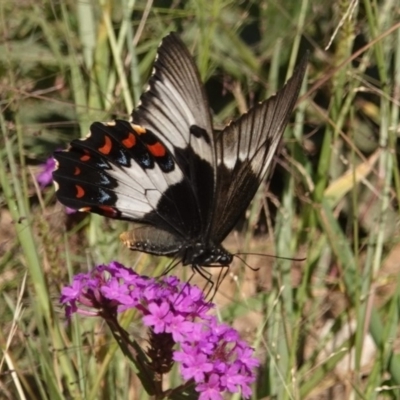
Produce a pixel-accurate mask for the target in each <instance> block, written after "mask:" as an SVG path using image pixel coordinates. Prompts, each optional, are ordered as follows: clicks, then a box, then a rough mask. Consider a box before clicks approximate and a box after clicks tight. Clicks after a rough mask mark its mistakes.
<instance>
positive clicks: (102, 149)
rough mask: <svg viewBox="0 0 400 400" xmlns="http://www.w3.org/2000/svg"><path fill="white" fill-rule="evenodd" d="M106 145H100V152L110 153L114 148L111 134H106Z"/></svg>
mask: <svg viewBox="0 0 400 400" xmlns="http://www.w3.org/2000/svg"><path fill="white" fill-rule="evenodd" d="M104 142H105V143H104V145H103V147H99V152H100V153H102V154H105V155H107V154H110V151H111V149H112V143H111V139H110V137H109V136H106V135H105V136H104Z"/></svg>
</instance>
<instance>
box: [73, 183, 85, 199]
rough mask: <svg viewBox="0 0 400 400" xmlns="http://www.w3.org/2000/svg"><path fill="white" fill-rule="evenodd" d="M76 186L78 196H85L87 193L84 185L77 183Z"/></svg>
mask: <svg viewBox="0 0 400 400" xmlns="http://www.w3.org/2000/svg"><path fill="white" fill-rule="evenodd" d="M75 188H76V196H75V197H76V198H77V199H80V198H81V197H83V196H84V195H85V189H84V188H83V187H82V186H79V185H75Z"/></svg>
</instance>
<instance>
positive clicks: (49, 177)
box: [36, 157, 56, 189]
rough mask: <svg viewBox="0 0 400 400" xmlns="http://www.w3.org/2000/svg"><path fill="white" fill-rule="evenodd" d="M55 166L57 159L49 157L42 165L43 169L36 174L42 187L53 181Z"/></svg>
mask: <svg viewBox="0 0 400 400" xmlns="http://www.w3.org/2000/svg"><path fill="white" fill-rule="evenodd" d="M55 167H56V161H55V160H54V158H53V157H50V158H48V159H47V160H46V162H45V163H43V164H42V165H41V166H40V168H41V171H40V172H39V173H38V174H37V175H36V180H37V181H38V183H39V186H40V188H41V189H43V188H45V187H46V186H48V185H50V184H51V183H52V182H53V171H54V168H55Z"/></svg>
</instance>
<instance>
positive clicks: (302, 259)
mask: <svg viewBox="0 0 400 400" xmlns="http://www.w3.org/2000/svg"><path fill="white" fill-rule="evenodd" d="M233 256H234V257H237V258H239V260H242V261H243V258H241V257H239V256H259V257H271V258H276V259H278V260H287V261H305V260H307V257H302V258H293V257H282V256H274V255H272V254H263V253H236V254H234V255H233ZM243 262H244V261H243ZM244 263H245V262H244ZM245 264H246V263H245ZM246 265H247V264H246Z"/></svg>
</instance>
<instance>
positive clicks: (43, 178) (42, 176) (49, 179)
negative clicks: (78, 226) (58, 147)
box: [36, 157, 76, 215]
mask: <svg viewBox="0 0 400 400" xmlns="http://www.w3.org/2000/svg"><path fill="white" fill-rule="evenodd" d="M55 167H56V161H55V159H54V158H53V157H49V158H48V159H47V160H46V162H44V163H43V164H41V165H40V172H39V173H38V174H37V175H36V180H37V182H38V184H39V186H40V188H41V189H44V188H45V187H46V186H49V185H50V184H52V183H53V171H54V169H55ZM65 213H66V214H68V215H71V214H74V213H76V210H74V209H73V208H70V207H65Z"/></svg>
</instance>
